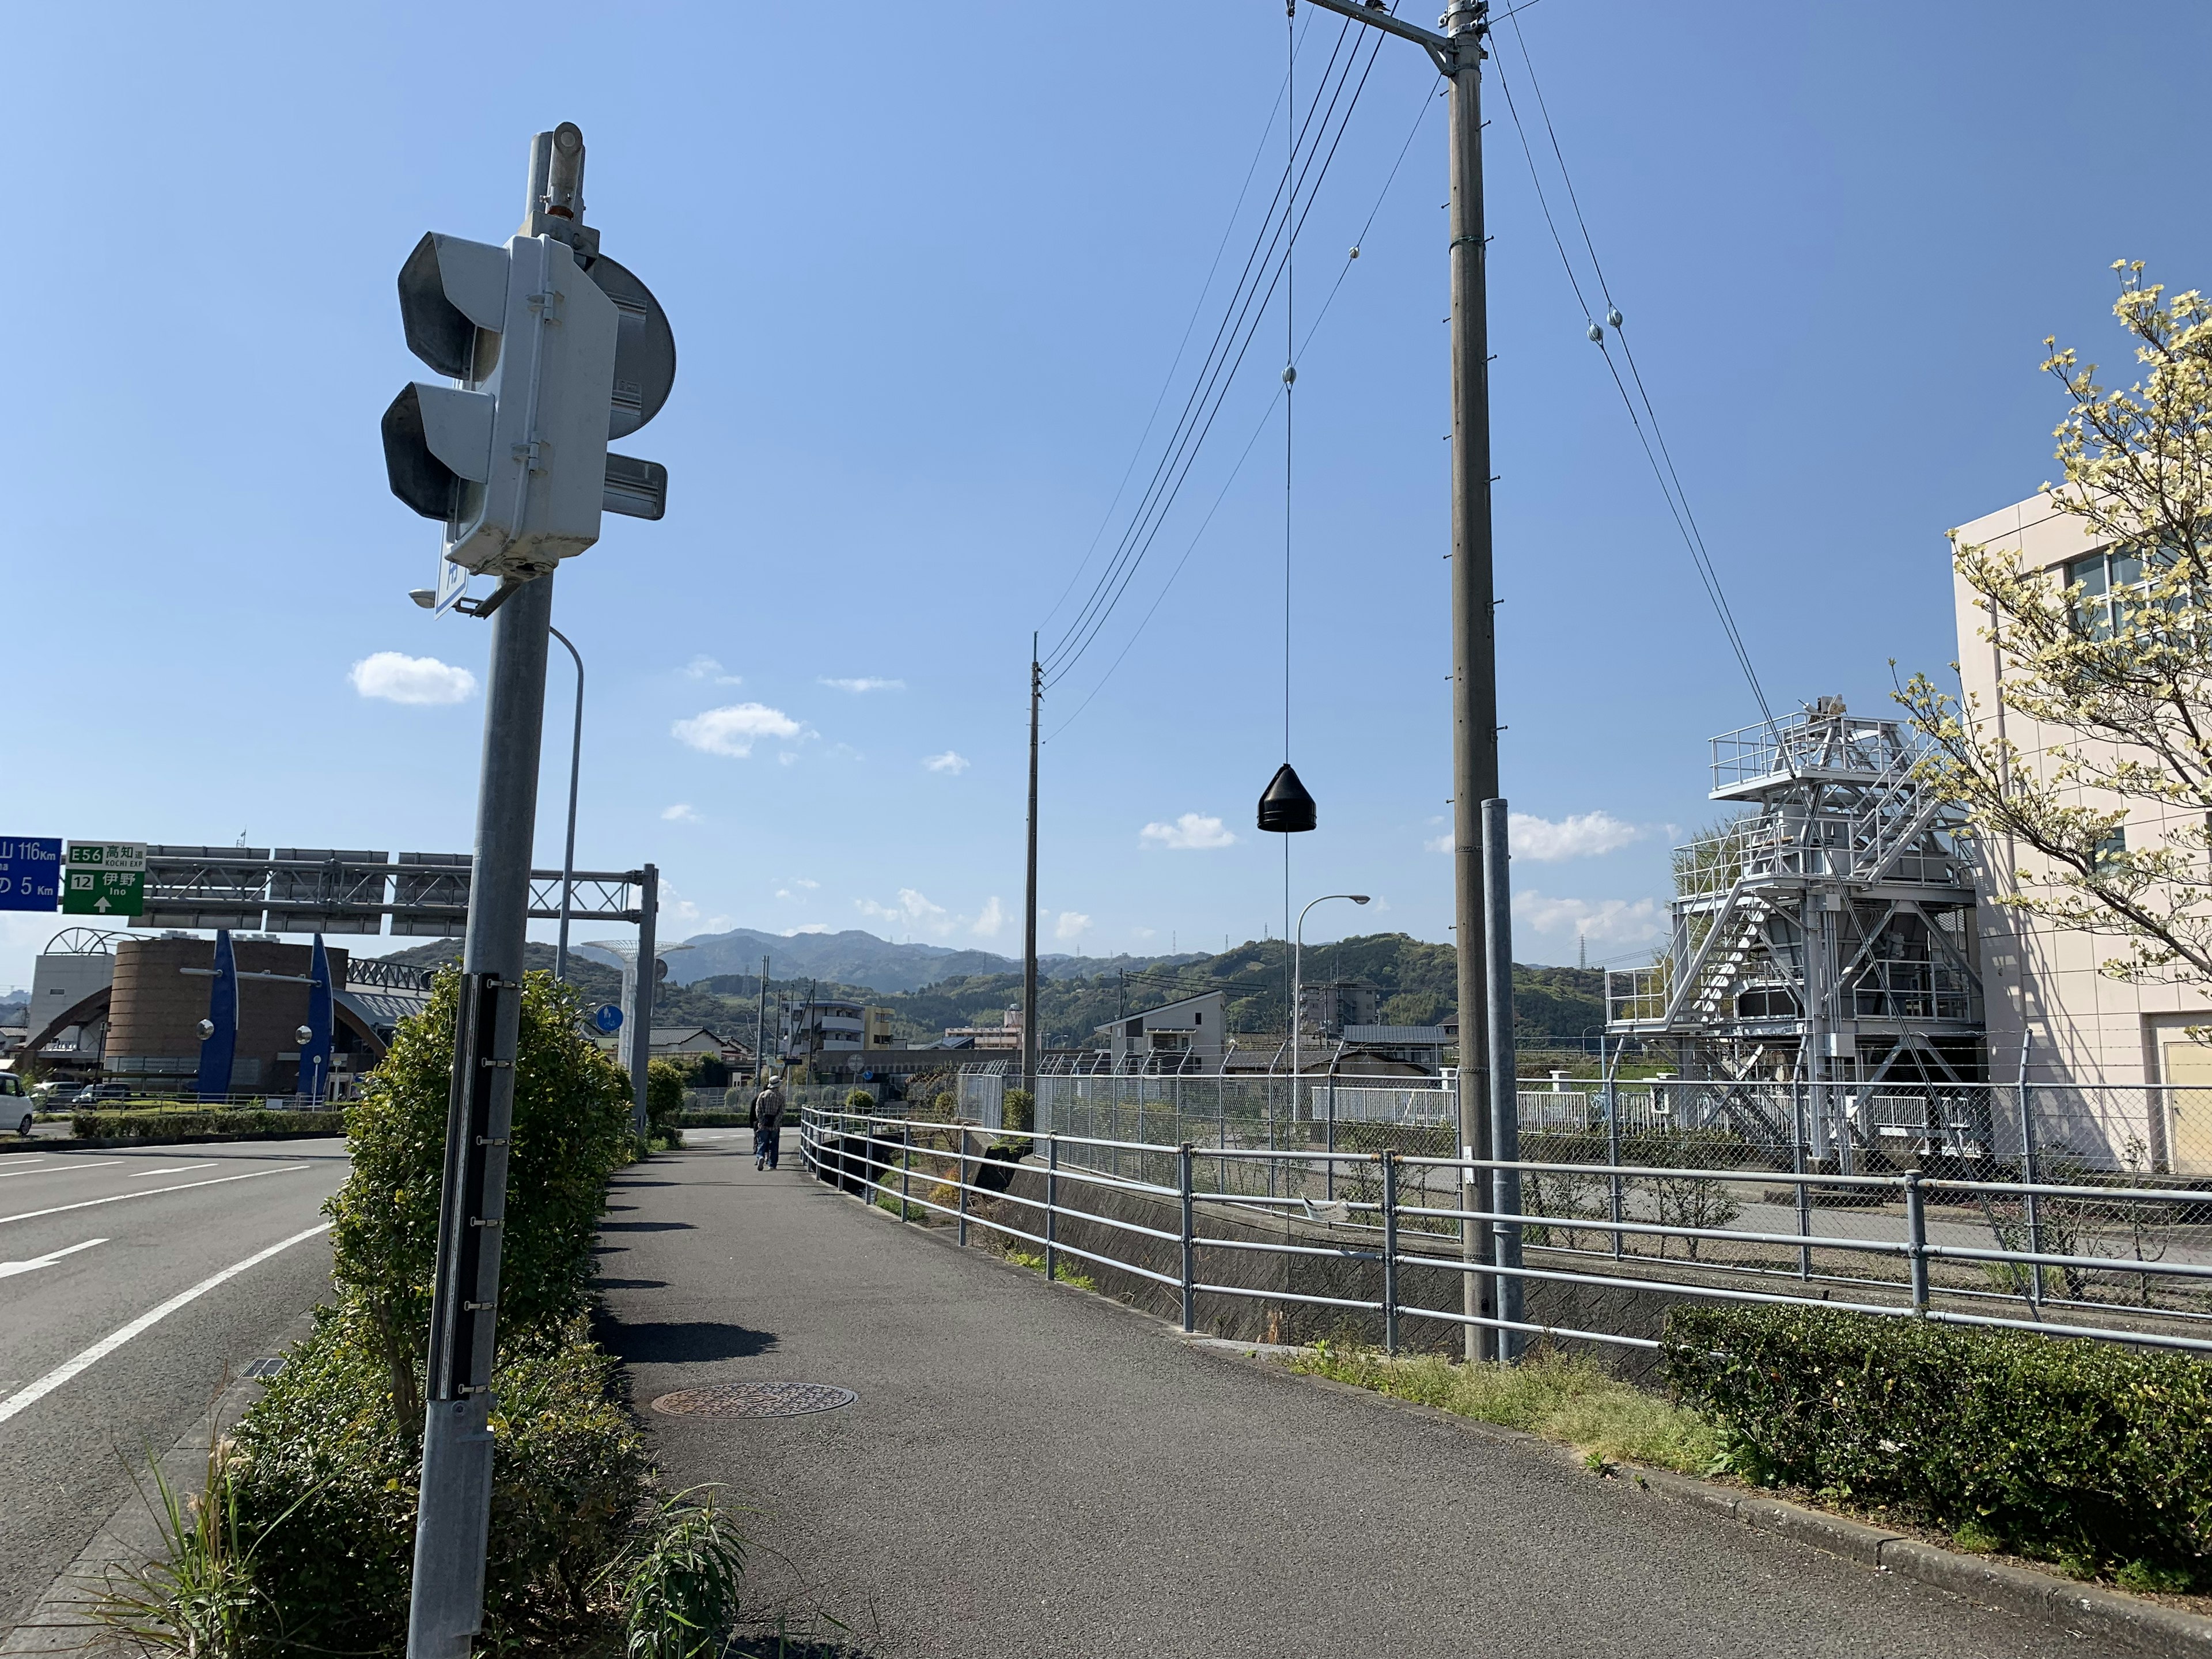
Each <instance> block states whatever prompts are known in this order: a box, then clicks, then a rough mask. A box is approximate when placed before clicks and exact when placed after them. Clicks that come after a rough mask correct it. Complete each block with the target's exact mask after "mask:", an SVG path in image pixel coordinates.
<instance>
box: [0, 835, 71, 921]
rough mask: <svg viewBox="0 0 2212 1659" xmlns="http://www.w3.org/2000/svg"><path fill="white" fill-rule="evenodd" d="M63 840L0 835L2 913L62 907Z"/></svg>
mask: <svg viewBox="0 0 2212 1659" xmlns="http://www.w3.org/2000/svg"><path fill="white" fill-rule="evenodd" d="M61 888H62V838H61V837H60V836H0V910H55V909H58V908H61Z"/></svg>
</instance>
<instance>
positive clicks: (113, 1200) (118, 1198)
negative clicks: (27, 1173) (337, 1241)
mask: <svg viewBox="0 0 2212 1659" xmlns="http://www.w3.org/2000/svg"><path fill="white" fill-rule="evenodd" d="M119 1161H120V1160H118V1162H119ZM306 1168H307V1165H306V1164H284V1165H283V1166H281V1167H280V1168H277V1169H274V1170H247V1171H246V1173H245V1174H244V1175H234V1176H216V1178H215V1179H214V1180H213V1181H180V1182H178V1183H177V1184H176V1185H175V1186H173V1187H149V1188H146V1190H145V1191H144V1192H143V1193H111V1194H108V1196H107V1197H106V1198H85V1199H80V1200H77V1201H76V1203H74V1204H57V1205H55V1206H53V1207H52V1209H49V1210H25V1211H23V1212H21V1213H20V1214H17V1215H0V1226H4V1225H6V1224H7V1223H9V1222H10V1221H36V1220H37V1219H38V1218H40V1216H42V1215H59V1214H61V1213H62V1212H63V1211H64V1210H89V1209H91V1208H92V1207H93V1206H94V1205H97V1204H120V1203H121V1202H122V1201H123V1200H125V1199H126V1198H159V1197H160V1196H161V1194H163V1193H188V1192H191V1190H192V1188H195V1187H220V1186H222V1184H223V1183H224V1182H227V1181H251V1180H252V1179H253V1178H254V1177H255V1176H265V1175H289V1174H290V1173H291V1172H292V1171H294V1170H304V1169H306ZM305 1236H306V1235H304V1234H302V1235H301V1237H305Z"/></svg>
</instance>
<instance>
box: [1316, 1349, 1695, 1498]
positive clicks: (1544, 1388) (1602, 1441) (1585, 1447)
mask: <svg viewBox="0 0 2212 1659" xmlns="http://www.w3.org/2000/svg"><path fill="white" fill-rule="evenodd" d="M1288 1363H1289V1364H1290V1368H1291V1370H1294V1371H1297V1373H1299V1374H1300V1375H1301V1376H1326V1377H1329V1378H1331V1379H1333V1380H1334V1381H1336V1382H1339V1383H1352V1384H1353V1385H1355V1386H1356V1387H1358V1388H1363V1389H1374V1390H1376V1392H1377V1393H1378V1394H1387V1395H1393V1396H1395V1398H1397V1399H1400V1400H1410V1401H1414V1402H1415V1403H1416V1404H1419V1405H1423V1406H1437V1407H1442V1408H1443V1410H1445V1411H1448V1412H1451V1413H1455V1414H1456V1415H1458V1416H1461V1417H1469V1418H1473V1419H1475V1420H1476V1421H1477V1422H1480V1423H1495V1424H1498V1425H1500V1426H1501V1427H1504V1428H1509V1429H1521V1430H1524V1431H1527V1432H1528V1433H1530V1434H1537V1435H1541V1436H1542V1437H1544V1438H1545V1439H1547V1440H1556V1441H1558V1442H1559V1443H1561V1444H1563V1445H1568V1446H1572V1447H1574V1448H1575V1449H1577V1451H1580V1452H1582V1453H1583V1455H1584V1460H1585V1461H1586V1462H1589V1464H1590V1467H1591V1468H1602V1466H1603V1465H1605V1464H1607V1463H1611V1462H1635V1463H1648V1464H1650V1465H1651V1466H1652V1467H1653V1468H1662V1469H1674V1470H1678V1471H1680V1473H1682V1474H1706V1473H1707V1472H1708V1471H1710V1470H1711V1468H1713V1466H1714V1464H1715V1462H1717V1460H1718V1459H1719V1457H1720V1455H1721V1437H1720V1434H1719V1432H1718V1431H1717V1430H1716V1429H1715V1428H1714V1427H1713V1425H1711V1423H1709V1422H1707V1421H1706V1420H1705V1419H1704V1418H1702V1417H1700V1416H1699V1415H1698V1414H1697V1413H1695V1412H1692V1411H1687V1410H1686V1409H1684V1408H1683V1407H1680V1406H1676V1405H1674V1404H1672V1403H1670V1402H1669V1401H1665V1400H1662V1399H1661V1398H1660V1397H1659V1396H1658V1395H1651V1394H1646V1393H1645V1392H1644V1390H1643V1389H1638V1388H1634V1387H1632V1386H1631V1385H1630V1384H1628V1383H1623V1382H1620V1381H1619V1380H1618V1379H1617V1378H1614V1377H1611V1376H1607V1375H1606V1374H1605V1373H1604V1372H1603V1371H1601V1370H1599V1369H1598V1368H1597V1366H1596V1364H1595V1363H1594V1362H1593V1361H1591V1360H1589V1359H1588V1358H1584V1357H1583V1356H1581V1355H1569V1354H1563V1353H1560V1352H1557V1351H1556V1350H1553V1349H1545V1348H1539V1349H1536V1350H1535V1351H1534V1352H1531V1353H1529V1354H1528V1356H1527V1357H1526V1358H1523V1359H1522V1362H1521V1363H1520V1364H1517V1365H1503V1364H1472V1365H1469V1364H1454V1363H1453V1362H1452V1361H1450V1360H1448V1359H1444V1358H1438V1357H1435V1356H1429V1357H1424V1358H1418V1359H1389V1358H1384V1357H1383V1355H1382V1354H1380V1353H1377V1352H1374V1351H1372V1350H1371V1349H1359V1348H1340V1347H1337V1346H1334V1345H1333V1344H1330V1343H1327V1342H1317V1343H1316V1344H1315V1345H1314V1346H1313V1347H1312V1348H1311V1349H1310V1351H1308V1352H1304V1353H1301V1354H1299V1355H1297V1357H1295V1358H1292V1359H1291V1360H1290V1361H1289V1362H1288Z"/></svg>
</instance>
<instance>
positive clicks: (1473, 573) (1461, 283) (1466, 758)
mask: <svg viewBox="0 0 2212 1659" xmlns="http://www.w3.org/2000/svg"><path fill="white" fill-rule="evenodd" d="M1310 3H1311V4H1314V5H1316V6H1319V7H1321V8H1322V9H1323V10H1325V11H1333V12H1335V13H1337V14H1338V15H1340V16H1345V17H1349V18H1351V19H1352V20H1353V21H1356V22H1360V23H1364V24H1365V25H1367V26H1368V27H1370V28H1376V29H1381V30H1382V31H1383V33H1386V34H1395V35H1396V36H1398V37H1399V38H1400V39H1401V40H1411V41H1413V43H1414V44H1415V45H1417V46H1420V47H1421V48H1422V49H1423V50H1425V52H1427V53H1428V54H1429V57H1430V58H1431V60H1433V61H1434V63H1435V64H1436V66H1437V73H1438V74H1440V75H1442V76H1444V77H1445V79H1447V80H1448V81H1449V82H1451V139H1450V143H1451V244H1450V249H1449V255H1450V261H1451V360H1452V488H1451V519H1452V554H1451V572H1452V574H1451V626H1452V877H1453V898H1454V904H1453V913H1454V915H1455V918H1456V920H1455V921H1454V923H1453V926H1454V927H1455V930H1456V931H1455V933H1454V934H1453V942H1454V945H1455V949H1456V952H1457V956H1458V965H1459V1138H1460V1149H1461V1151H1460V1155H1461V1156H1462V1158H1489V1157H1490V1156H1491V1155H1492V1140H1491V1132H1490V1101H1489V1092H1490V1091H1489V1071H1490V1056H1489V1042H1488V1041H1487V1036H1488V1034H1487V1032H1486V1030H1485V1029H1484V1028H1485V1025H1486V1011H1487V1009H1488V1006H1489V996H1488V992H1487V983H1486V974H1485V973H1484V963H1483V902H1482V819H1481V813H1482V803H1483V802H1484V801H1486V800H1490V799H1493V798H1495V797H1496V795H1497V794H1498V654H1497V641H1496V635H1495V633H1494V622H1495V618H1494V616H1493V601H1492V594H1491V539H1490V484H1491V477H1490V324H1489V313H1488V303H1487V289H1486V279H1485V276H1484V268H1485V254H1486V247H1487V238H1486V236H1485V234H1484V233H1483V222H1482V60H1483V58H1485V57H1486V56H1487V53H1486V52H1485V51H1484V48H1483V42H1484V40H1485V39H1486V37H1487V35H1488V33H1489V32H1490V22H1489V5H1488V0H1450V4H1449V9H1448V10H1447V11H1446V12H1445V13H1444V17H1443V31H1444V32H1443V33H1441V34H1438V33H1436V32H1435V31H1434V30H1432V29H1425V28H1421V27H1417V26H1416V25H1414V24H1412V23H1407V22H1404V21H1401V20H1400V19H1398V18H1395V17H1393V16H1391V15H1389V13H1388V12H1385V11H1382V10H1379V9H1376V10H1370V9H1369V8H1368V7H1367V6H1366V5H1364V4H1363V3H1361V0H1310ZM1491 1188H1492V1182H1491V1181H1490V1178H1489V1177H1488V1176H1487V1175H1486V1174H1484V1173H1482V1172H1477V1174H1476V1175H1474V1176H1469V1178H1468V1183H1467V1184H1466V1185H1465V1186H1463V1187H1462V1188H1461V1195H1462V1204H1461V1206H1460V1207H1461V1208H1462V1209H1486V1208H1488V1207H1489V1206H1488V1203H1487V1200H1488V1199H1489V1198H1490V1196H1491ZM1492 1246H1493V1235H1492V1231H1491V1226H1490V1224H1488V1223H1486V1222H1473V1221H1466V1222H1462V1223H1461V1224H1460V1255H1461V1258H1462V1260H1463V1261H1467V1262H1469V1263H1471V1264H1477V1265H1480V1264H1483V1263H1487V1262H1490V1261H1493V1260H1495V1257H1494V1255H1493V1254H1492ZM1462 1277H1463V1279H1464V1281H1465V1296H1464V1299H1463V1301H1462V1312H1463V1313H1465V1314H1466V1315H1468V1316H1469V1317H1470V1318H1474V1319H1494V1318H1496V1317H1497V1316H1498V1313H1497V1296H1496V1285H1497V1281H1496V1279H1495V1278H1494V1277H1493V1276H1492V1275H1491V1274H1488V1273H1479V1272H1470V1273H1465V1274H1464V1275H1462ZM1466 1331H1467V1357H1468V1358H1469V1359H1492V1358H1497V1356H1498V1341H1497V1333H1496V1328H1495V1327H1492V1326H1485V1325H1468V1326H1467V1327H1466Z"/></svg>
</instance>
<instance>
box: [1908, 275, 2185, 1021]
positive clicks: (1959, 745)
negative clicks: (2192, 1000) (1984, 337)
mask: <svg viewBox="0 0 2212 1659" xmlns="http://www.w3.org/2000/svg"><path fill="white" fill-rule="evenodd" d="M2113 269H2114V270H2116V271H2118V273H2119V278H2120V295H2119V299H2118V302H2117V303H2116V304H2115V305H2114V307H2113V308H2112V309H2113V314H2114V315H2115V316H2116V317H2117V318H2118V319H2119V322H2120V325H2121V326H2122V327H2124V328H2125V329H2126V330H2127V331H2128V332H2129V333H2130V335H2132V336H2133V337H2134V342H2135V352H2136V362H2138V363H2139V364H2140V365H2141V366H2142V379H2141V380H2140V382H2139V383H2138V384H2137V385H2136V386H2130V388H2128V389H2127V390H2126V391H2124V392H2122V391H2113V390H2108V389H2107V388H2106V387H2105V386H2100V384H2098V381H2097V366H2096V365H2095V364H2094V363H2087V364H2084V363H2082V362H2081V361H2080V360H2079V358H2078V357H2077V356H2075V352H2074V351H2073V350H2072V349H2070V348H2069V349H2063V350H2062V349H2058V347H2057V342H2056V341H2055V340H2045V342H2044V347H2045V350H2046V351H2047V352H2048V353H2049V354H2050V355H2049V356H2047V357H2046V359H2045V362H2044V364H2043V367H2044V368H2045V371H2046V372H2048V373H2049V374H2051V375H2053V376H2055V377H2056V378H2057V380H2058V382H2059V384H2060V385H2062V386H2064V387H2065V388H2066V395H2067V397H2068V398H2069V400H2070V402H2071V405H2072V406H2071V408H2070V409H2069V410H2068V411H2067V415H2066V418H2065V419H2064V420H2063V421H2062V422H2060V423H2059V426H2058V428H2057V434H2056V435H2057V440H2058V449H2057V459H2058V460H2059V462H2060V464H2061V465H2062V466H2063V468H2064V474H2065V477H2064V482H2063V483H2061V484H2058V485H2055V486H2054V485H2051V484H2045V486H2044V488H2045V490H2046V491H2047V492H2048V493H2049V494H2050V495H2051V501H2052V504H2053V505H2054V506H2055V507H2057V509H2058V510H2059V511H2061V512H2063V513H2070V514H2072V515H2073V516H2074V517H2075V518H2077V519H2079V520H2081V522H2082V524H2083V526H2084V527H2085V529H2086V531H2087V541H2085V543H2084V549H2085V551H2086V550H2087V549H2089V548H2092V547H2096V546H2101V547H2102V548H2103V549H2104V553H2105V556H2104V558H2103V559H2102V560H2101V561H2100V562H2098V563H2097V564H2096V565H2095V566H2094V567H2093V569H2092V573H2091V574H2087V575H2086V576H2084V577H2083V578H2082V579H2081V580H2070V581H2069V580H2066V578H2065V576H2064V574H2061V573H2057V572H2051V571H2045V570H2021V569H2020V568H2017V562H2016V560H2015V556H2014V555H2013V554H2012V553H2011V552H2010V551H2009V550H2002V549H1999V550H1990V549H1988V548H1984V547H1978V546H1972V545H1968V544H1961V543H1960V542H1959V541H1958V539H1957V532H1953V537H1952V539H1953V544H1954V568H1956V569H1957V571H1958V573H1959V574H1960V577H1961V578H1962V579H1963V580H1965V581H1966V585H1967V586H1968V587H1970V588H1972V590H1973V592H1975V593H1976V594H1977V595H1978V597H1979V599H1980V601H1981V605H1982V608H1983V609H1984V611H1986V612H1987V614H1988V617H1989V622H1988V624H1987V626H1985V627H1984V628H1983V629H1981V630H1980V631H1981V636H1982V637H1983V638H1984V639H1985V640H1987V641H1990V643H1991V644H1992V645H1993V646H1994V647H1996V649H1997V652H1998V653H1999V660H2000V662H2001V664H2002V680H2001V682H2000V684H2001V695H2002V698H2003V701H2004V704H2005V707H2006V708H2007V709H2008V710H2009V711H2010V712H2012V713H2014V714H2018V715H2023V716H2025V717H2027V719H2029V720H2034V721H2036V722H2038V723H2039V724H2040V725H2041V726H2043V728H2044V729H2045V733H2046V735H2047V738H2048V745H2047V747H2046V748H2045V750H2044V764H2043V765H2041V766H2040V767H2038V766H2034V765H2032V764H2029V763H2027V762H2026V761H2025V760H2024V759H2023V757H2021V753H2020V752H2019V750H2017V749H2016V748H2015V745H2014V744H2011V743H2009V742H2008V741H2007V740H2006V739H2005V738H2003V737H2002V736H2000V735H1999V734H1998V729H1997V722H1996V718H1995V716H1996V711H1995V710H1994V709H1988V708H1983V707H1981V706H1980V702H1979V700H1978V698H1975V697H1971V696H1970V697H1968V698H1967V699H1966V701H1965V702H1963V703H1962V702H1960V700H1959V699H1957V698H1955V697H1953V696H1949V695H1948V694H1947V693H1945V692H1944V691H1942V690H1941V689H1940V688H1939V687H1937V685H1936V684H1935V683H1934V682H1933V681H1932V680H1930V679H1929V678H1928V677H1927V676H1926V675H1925V674H1915V675H1914V676H1913V677H1912V678H1911V680H1910V681H1908V682H1907V683H1906V684H1905V685H1904V686H1903V687H1902V688H1901V689H1900V690H1899V692H1898V694H1897V697H1898V701H1899V702H1901V703H1903V704H1904V705H1905V708H1906V709H1907V710H1909V711H1910V714H1911V723H1912V725H1913V726H1915V727H1917V729H1918V730H1919V731H1920V732H1921V733H1922V734H1923V736H1925V737H1926V738H1928V739H1929V743H1930V752H1929V758H1928V759H1927V760H1926V761H1924V762H1923V763H1922V766H1921V769H1920V775H1921V776H1922V778H1923V781H1926V782H1928V783H1929V784H1930V785H1932V786H1933V787H1935V788H1936V789H1937V790H1938V791H1939V792H1940V793H1942V794H1943V795H1944V796H1946V797H1947V798H1948V799H1951V800H1954V801H1956V802H1958V803H1960V805H1963V806H1964V807H1965V808H1966V811H1967V817H1968V821H1969V823H1970V826H1971V829H1972V833H1974V834H1976V835H1978V836H1982V837H1984V838H1985V839H1986V838H1993V837H1996V836H2010V837H2012V838H2013V839H2014V840H2015V842H2017V843H2018V845H2019V847H2020V848H2021V849H2022V851H2023V854H2028V855H2032V856H2023V857H2022V858H2021V860H2020V869H2019V872H2018V876H2017V881H2016V884H2015V890H2013V891H2012V892H2009V893H2007V894H2004V895H2002V896H2000V897H1999V899H1998V901H1997V902H1999V903H2002V904H2006V905H2008V906H2011V907H2013V908H2016V909H2019V910H2021V911H2024V912H2027V913H2028V914H2030V915H2035V916H2039V917H2041V918H2043V919H2044V920H2045V921H2050V922H2051V923H2054V924H2056V925H2057V926H2058V927H2066V928H2073V929H2080V930H2085V931H2087V932H2091V933H2100V934H2105V935H2107V936H2111V937H2113V938H2116V939H2120V940H2123V941H2124V944H2125V949H2124V952H2123V953H2122V954H2120V955H2118V956H2117V957H2113V958H2112V959H2110V960H2108V961H2106V963H2104V964H2103V966H2104V971H2105V972H2106V973H2107V974H2109V975H2112V976H2113V977H2114V978H2116V979H2121V980H2125V981H2137V982H2142V981H2187V982H2193V983H2197V984H2212V874H2208V866H2212V580H2208V579H2212V569H2209V568H2208V566H2207V559H2208V556H2212V544H2208V538H2212V300H2208V299H2207V298H2206V296H2204V295H2201V294H2198V293H2197V292H2196V291H2195V290H2193V289H2192V290H2191V291H2190V292H2188V293H2185V294H2178V295H2174V296H2173V297H2172V300H2171V301H2166V300H2164V299H2163V290H2162V289H2160V287H2159V286H2157V285H2155V284H2150V283H2145V282H2144V281H2143V268H2142V263H2141V262H2140V261H2137V262H2134V263H2129V262H2126V261H2122V262H2121V263H2120V264H2117V265H2115V266H2114V267H2113ZM2072 568H2073V567H2069V570H2071V569H2072ZM1957 667H1958V665H1957V664H1955V663H1954V664H1953V665H1952V668H1953V670H1954V671H1956V670H1957ZM2081 791H2088V792H2092V793H2091V795H2090V799H2092V800H2093V801H2095V802H2097V803H2100V804H2093V805H2090V804H2075V803H2076V802H2077V801H2079V800H2080V799H2081V795H2080V793H2078V792H2081ZM2131 813H2132V814H2133V816H2134V822H2135V824H2136V834H2135V835H2134V836H2130V834H2129V833H2128V827H2129V823H2130V815H2131ZM2146 821H2148V823H2147V822H2146Z"/></svg>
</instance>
